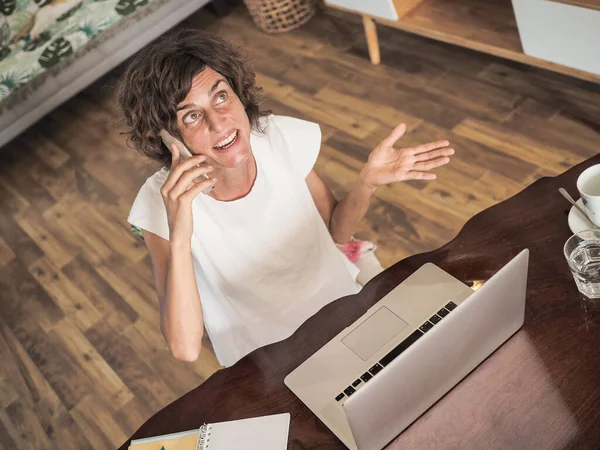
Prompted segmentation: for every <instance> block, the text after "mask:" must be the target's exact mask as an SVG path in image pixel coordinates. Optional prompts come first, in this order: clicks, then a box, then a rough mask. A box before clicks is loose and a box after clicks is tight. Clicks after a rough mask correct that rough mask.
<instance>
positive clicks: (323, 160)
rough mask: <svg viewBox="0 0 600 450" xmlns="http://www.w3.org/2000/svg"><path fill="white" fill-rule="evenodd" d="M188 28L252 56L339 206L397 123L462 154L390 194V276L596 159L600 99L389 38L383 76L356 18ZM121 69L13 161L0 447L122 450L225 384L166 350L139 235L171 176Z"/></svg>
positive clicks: (3, 196) (230, 19)
mask: <svg viewBox="0 0 600 450" xmlns="http://www.w3.org/2000/svg"><path fill="white" fill-rule="evenodd" d="M186 24H187V25H190V26H193V27H197V28H202V29H210V30H213V31H218V32H219V33H221V35H223V36H224V37H226V38H228V39H230V40H231V41H233V42H235V43H238V44H243V45H244V47H245V48H246V50H247V51H248V53H249V55H250V57H251V58H252V61H253V64H254V66H255V68H256V70H257V72H258V81H259V83H260V84H261V85H262V86H263V87H264V88H265V91H266V93H267V100H266V102H265V104H264V105H263V106H264V107H265V108H270V109H272V110H273V111H274V112H275V113H277V114H286V115H292V116H297V117H300V118H304V119H308V120H312V121H316V122H319V123H320V125H321V128H322V131H323V147H322V151H321V155H320V157H319V159H318V162H317V166H316V168H317V171H318V172H319V173H320V174H321V176H322V177H323V178H324V179H325V180H326V182H327V183H328V185H329V186H330V187H331V189H332V190H333V192H334V193H335V195H336V196H338V197H339V196H342V195H343V194H344V193H345V192H346V191H348V189H350V188H351V187H352V185H353V183H354V182H355V179H356V174H357V172H358V171H359V170H360V168H361V166H362V164H364V162H365V161H366V158H367V156H368V154H369V151H370V150H371V149H372V148H373V147H374V146H375V145H376V144H377V143H378V142H379V141H380V140H381V139H382V138H383V137H385V136H386V135H387V134H388V133H389V131H390V130H391V129H392V128H393V126H394V125H396V124H397V123H399V122H401V121H402V122H405V123H406V124H407V125H408V130H409V131H408V133H407V135H406V137H405V138H403V139H402V141H401V144H402V145H406V146H408V145H413V144H418V143H423V142H425V141H431V140H436V139H440V138H444V139H446V138H447V139H449V140H450V141H451V142H452V144H453V146H454V147H455V148H456V150H457V153H456V156H455V157H454V158H453V161H452V163H451V164H450V165H448V166H446V167H444V168H442V169H440V170H439V171H438V175H439V178H438V180H437V181H435V182H433V183H423V182H409V183H403V184H397V185H393V186H386V187H382V188H381V189H380V190H379V191H378V192H377V196H376V198H375V199H374V201H373V204H372V207H371V209H370V211H369V214H368V217H367V219H366V220H365V221H363V223H362V225H361V227H360V231H359V233H358V237H360V238H364V239H370V240H373V241H375V242H376V243H377V244H378V246H379V249H378V256H379V258H380V259H381V261H382V262H383V264H384V265H385V266H389V265H391V264H393V263H394V262H396V261H398V260H400V259H402V258H405V257H407V256H409V255H412V254H414V253H418V252H424V251H428V250H432V249H434V248H436V247H439V246H441V245H443V244H444V243H446V242H447V241H449V240H450V239H452V238H453V237H454V236H455V235H456V234H457V233H458V231H459V230H460V229H461V227H462V226H463V225H464V223H465V222H466V221H467V220H468V219H469V218H470V217H472V216H473V215H475V214H477V213H478V212H480V211H481V210H483V209H485V208H488V207H490V206H492V205H494V204H496V203H497V202H499V201H502V200H504V199H506V198H508V197H510V196H512V195H514V194H515V193H517V192H519V191H520V190H522V189H523V188H524V187H526V186H527V185H529V184H530V183H532V182H533V181H535V180H536V179H538V178H540V177H542V176H553V175H557V174H559V173H561V172H562V171H564V170H565V169H567V168H569V167H571V166H573V165H574V164H577V163H578V162H580V161H582V160H584V159H586V158H588V157H590V156H592V155H594V154H595V153H596V152H597V149H598V140H599V138H600V88H599V86H597V85H592V84H589V83H585V82H582V81H578V80H575V79H570V78H567V77H564V76H560V75H557V74H553V73H549V72H544V71H542V70H537V69H531V68H527V67H523V66H520V65H518V64H514V63H510V62H506V61H503V60H500V59H497V58H494V57H491V56H487V55H483V54H479V53H475V52H472V51H469V50H464V49H461V48H458V47H453V46H450V45H446V44H441V43H438V42H434V41H430V40H427V39H424V38H420V37H416V36H412V35H409V34H406V33H403V32H401V31H398V30H393V29H386V28H384V27H379V35H380V43H381V53H382V61H383V64H382V65H381V66H372V65H371V64H370V62H369V59H368V54H367V46H366V43H365V42H364V38H363V30H362V22H361V20H360V18H359V17H358V16H352V15H349V14H346V13H341V12H335V11H332V10H329V11H326V12H324V11H321V12H320V14H318V16H317V17H315V19H314V20H312V21H311V22H310V23H309V24H307V25H306V26H304V27H302V28H301V29H299V30H295V31H293V32H290V33H286V34H282V35H277V36H269V35H266V34H263V33H262V32H260V31H259V30H257V29H256V28H255V26H254V24H253V23H252V21H251V19H250V18H249V16H248V14H247V13H246V12H245V9H244V8H243V7H242V6H240V7H238V8H237V9H235V10H234V11H233V12H232V13H231V14H230V15H228V16H227V17H225V18H222V19H218V18H216V17H214V16H212V15H211V14H210V13H207V12H205V11H201V12H199V13H197V14H195V15H193V16H191V17H190V18H189V19H188V20H187V21H186ZM121 70H122V68H119V69H116V70H115V71H113V72H112V73H110V74H108V75H107V76H105V77H104V78H102V79H101V80H100V81H98V82H97V83H95V84H94V85H93V86H91V87H89V88H88V89H86V90H85V91H84V92H82V93H81V94H79V95H78V96H77V97H75V98H73V99H72V100H70V101H68V102H66V103H65V104H64V105H62V106H61V107H59V108H58V109H56V110H55V111H54V112H52V113H51V114H49V115H48V116H47V117H45V118H44V119H42V120H41V121H40V122H39V123H38V124H36V125H35V126H33V127H31V129H30V130H28V131H27V132H26V133H24V134H23V135H22V136H21V137H20V138H18V139H16V140H14V141H13V142H11V143H10V144H8V145H6V146H5V147H4V148H3V149H2V150H1V151H0V361H1V363H0V449H5V450H8V449H10V450H13V449H44V448H48V449H58V448H60V449H96V450H98V449H110V448H114V447H116V446H118V445H120V444H121V443H122V442H123V441H124V440H125V439H126V438H127V437H128V436H129V435H130V434H131V433H133V432H134V431H135V430H136V429H137V427H139V426H140V425H141V424H142V423H143V422H144V421H145V420H146V419H147V418H148V417H149V416H151V415H152V414H153V413H154V412H156V411H158V410H159V409H160V408H162V407H164V406H165V405H166V404H168V403H169V402H171V401H173V400H174V399H176V398H177V397H179V396H181V395H182V394H184V393H185V392H187V391H189V390H191V389H192V388H194V387H195V386H197V385H199V384H200V383H202V382H203V381H204V380H205V379H206V378H207V377H209V376H210V375H211V374H212V373H214V371H216V370H218V368H219V366H218V364H217V362H216V360H215V358H214V354H213V352H212V350H211V347H210V343H209V342H208V341H207V342H206V343H205V344H206V345H205V349H204V351H203V352H202V355H201V358H200V360H199V361H198V362H197V363H194V364H185V363H182V362H179V361H177V360H175V359H174V358H173V357H171V356H170V354H169V351H168V349H167V348H166V345H165V343H164V341H163V339H162V336H161V335H160V331H159V326H158V320H159V315H158V305H157V300H156V296H155V293H154V283H153V280H152V270H151V264H150V260H149V257H148V254H147V252H146V249H145V247H144V245H143V242H142V241H141V240H139V239H138V238H136V237H135V236H134V235H132V234H131V233H130V231H129V229H128V225H127V223H126V217H127V214H128V211H129V207H130V205H131V204H132V202H133V199H134V198H135V196H136V194H137V191H138V189H139V188H140V187H141V185H142V184H143V182H144V181H145V179H146V177H148V176H149V175H150V174H151V173H153V171H154V170H156V169H157V167H156V165H154V164H151V163H148V162H146V161H144V160H143V159H142V158H141V157H140V156H138V155H137V154H136V153H135V152H134V151H133V150H131V149H129V148H127V147H126V146H125V144H124V140H123V138H122V136H120V134H119V129H118V127H117V126H116V119H117V116H116V111H115V109H114V107H113V106H112V104H111V103H110V101H109V97H110V95H111V93H112V87H113V86H114V83H115V80H116V79H117V77H118V76H119V74H120V73H121ZM566 187H567V188H569V189H570V190H571V192H572V193H573V194H575V188H574V186H566ZM551 195H554V194H551ZM556 195H558V194H556ZM566 207H567V205H566V204H565V210H566V209H567V208H566ZM557 220H565V217H557Z"/></svg>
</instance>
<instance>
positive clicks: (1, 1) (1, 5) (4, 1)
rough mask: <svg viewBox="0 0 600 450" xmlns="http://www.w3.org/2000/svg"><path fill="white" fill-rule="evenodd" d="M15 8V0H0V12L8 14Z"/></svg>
mask: <svg viewBox="0 0 600 450" xmlns="http://www.w3.org/2000/svg"><path fill="white" fill-rule="evenodd" d="M16 8H17V0H0V13H2V14H4V15H5V16H10V15H11V14H12V13H14V12H15V9H16Z"/></svg>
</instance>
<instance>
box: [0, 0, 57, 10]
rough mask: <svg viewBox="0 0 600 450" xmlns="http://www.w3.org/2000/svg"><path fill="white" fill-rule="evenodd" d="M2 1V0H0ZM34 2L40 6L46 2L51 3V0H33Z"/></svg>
mask: <svg viewBox="0 0 600 450" xmlns="http://www.w3.org/2000/svg"><path fill="white" fill-rule="evenodd" d="M0 1H2V0H0ZM33 1H34V2H36V3H37V4H38V5H39V6H40V8H42V7H44V6H46V5H47V4H48V3H52V0H33Z"/></svg>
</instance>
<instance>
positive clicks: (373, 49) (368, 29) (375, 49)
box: [363, 16, 381, 65]
mask: <svg viewBox="0 0 600 450" xmlns="http://www.w3.org/2000/svg"><path fill="white" fill-rule="evenodd" d="M363 26H364V27H365V37H366V38H367V46H368V47H369V57H370V58H371V62H372V63H373V64H375V65H377V64H379V63H380V62H381V56H380V54H379V40H378V39H377V28H376V26H375V21H374V20H373V18H371V17H369V16H363Z"/></svg>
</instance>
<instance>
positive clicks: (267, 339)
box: [128, 115, 360, 366]
mask: <svg viewBox="0 0 600 450" xmlns="http://www.w3.org/2000/svg"><path fill="white" fill-rule="evenodd" d="M263 120H265V121H266V123H267V126H266V133H265V134H258V133H255V132H253V133H252V134H251V137H250V144H251V147H252V151H253V153H254V157H255V159H256V166H257V176H256V181H255V183H254V186H253V187H252V190H251V191H250V193H249V194H248V195H247V196H245V197H243V198H241V199H239V200H235V201H231V202H221V201H218V200H215V199H213V198H212V197H210V196H207V195H203V194H200V195H198V196H197V197H196V198H195V199H194V201H193V202H192V213H193V220H194V232H193V236H192V242H191V248H192V255H193V262H194V270H195V273H196V280H197V284H198V291H199V294H200V299H201V302H202V311H203V313H204V323H205V327H206V330H207V332H208V334H209V336H210V339H211V342H212V344H213V346H214V349H215V353H216V355H217V357H218V359H219V362H220V363H221V364H223V365H224V366H230V365H232V364H234V363H235V362H237V361H238V360H239V359H240V358H242V357H243V356H245V355H247V354H248V353H250V352H251V351H253V350H255V349H257V348H259V347H262V346H264V345H267V344H271V343H273V342H277V341H280V340H283V339H285V338H287V337H289V336H290V335H291V334H292V333H293V332H294V331H295V330H296V329H297V328H298V327H299V326H300V325H301V324H302V323H303V322H305V321H306V320H307V319H308V318H309V317H311V316H312V315H314V314H315V313H316V312H317V311H319V310H320V309H321V308H322V307H323V306H325V305H326V304H328V303H330V302H331V301H333V300H336V299H337V298H340V297H343V296H345V295H349V294H355V293H356V292H358V291H359V290H360V286H359V285H358V284H357V283H356V275H357V273H358V269H357V268H356V266H355V265H353V264H352V263H351V262H350V261H349V260H348V259H347V258H346V257H345V256H344V255H343V254H342V253H341V252H340V251H339V250H338V249H337V247H336V246H335V244H334V242H333V239H332V238H331V235H330V234H329V230H328V229H327V227H326V226H325V224H324V222H323V219H322V218H321V216H320V215H319V212H318V210H317V208H316V206H315V203H314V201H313V199H312V196H311V194H310V191H309V190H308V187H307V185H306V181H305V178H306V176H307V175H308V174H309V172H310V171H311V170H312V168H313V166H314V163H315V161H316V159H317V155H318V154H319V150H320V147H321V131H320V128H319V126H318V125H317V124H314V123H311V122H306V121H304V120H300V119H294V118H291V117H284V116H274V115H271V116H269V117H268V118H263ZM167 175H168V172H167V170H166V169H162V170H160V171H158V172H156V173H155V174H154V175H152V176H151V177H150V178H148V180H147V181H146V183H145V184H144V185H143V186H142V188H141V190H140V192H139V194H138V196H137V198H136V200H135V202H134V204H133V207H132V208H131V212H130V215H129V218H128V221H129V223H131V224H132V225H134V226H137V227H139V228H141V229H144V230H147V231H150V232H152V233H154V234H156V235H158V236H160V237H162V238H164V239H167V240H168V239H169V227H168V222H167V215H166V209H165V206H164V202H163V199H162V197H161V195H160V188H161V186H162V185H163V183H164V181H165V179H166V177H167Z"/></svg>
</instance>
